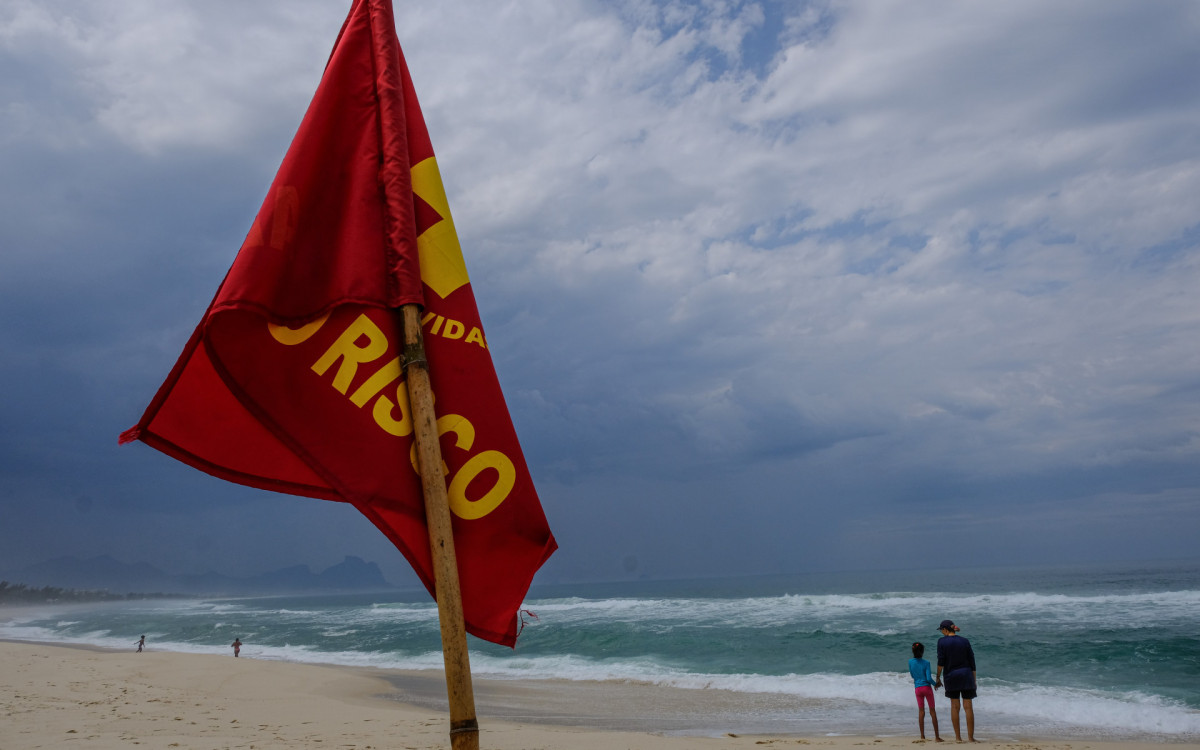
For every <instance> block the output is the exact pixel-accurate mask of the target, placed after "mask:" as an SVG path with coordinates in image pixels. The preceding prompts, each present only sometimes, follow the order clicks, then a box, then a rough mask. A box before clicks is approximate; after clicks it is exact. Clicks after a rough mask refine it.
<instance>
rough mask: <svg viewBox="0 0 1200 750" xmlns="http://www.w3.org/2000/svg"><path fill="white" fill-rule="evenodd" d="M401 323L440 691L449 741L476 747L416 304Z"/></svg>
mask: <svg viewBox="0 0 1200 750" xmlns="http://www.w3.org/2000/svg"><path fill="white" fill-rule="evenodd" d="M400 309H401V313H402V315H403V323H404V371H405V376H406V378H405V379H406V380H407V381H408V400H409V405H410V407H411V408H412V420H413V432H414V435H415V438H416V442H417V465H418V466H419V467H420V469H421V486H422V488H423V490H424V495H425V522H426V525H427V526H428V527H429V549H430V551H431V552H432V553H433V570H434V578H435V580H434V592H435V596H436V597H437V605H438V619H439V620H440V622H441V626H442V658H443V659H444V661H445V664H446V693H447V696H448V697H449V699H450V747H451V748H452V750H479V722H478V721H477V720H476V718H475V691H474V689H473V688H472V686H471V661H470V658H469V657H468V655H467V626H466V623H465V621H464V620H463V607H462V590H461V588H460V587H459V582H458V561H457V558H456V557H455V556H454V533H453V531H452V530H451V525H450V500H449V497H448V496H447V494H446V471H445V469H444V468H443V464H442V449H441V444H440V442H439V437H438V430H437V415H436V414H435V413H434V410H433V391H432V389H431V388H430V385H429V363H428V362H427V361H426V359H425V344H424V341H423V339H422V336H421V310H420V307H419V306H417V305H413V304H410V305H404V306H403V307H401V308H400Z"/></svg>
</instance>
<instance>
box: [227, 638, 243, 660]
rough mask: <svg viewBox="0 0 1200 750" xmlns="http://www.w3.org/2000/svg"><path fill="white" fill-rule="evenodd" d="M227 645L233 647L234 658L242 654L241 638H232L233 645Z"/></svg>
mask: <svg viewBox="0 0 1200 750" xmlns="http://www.w3.org/2000/svg"><path fill="white" fill-rule="evenodd" d="M229 645H230V646H233V655H234V656H235V657H236V656H237V655H238V654H240V653H241V652H242V639H241V638H234V639H233V643H231V644H229Z"/></svg>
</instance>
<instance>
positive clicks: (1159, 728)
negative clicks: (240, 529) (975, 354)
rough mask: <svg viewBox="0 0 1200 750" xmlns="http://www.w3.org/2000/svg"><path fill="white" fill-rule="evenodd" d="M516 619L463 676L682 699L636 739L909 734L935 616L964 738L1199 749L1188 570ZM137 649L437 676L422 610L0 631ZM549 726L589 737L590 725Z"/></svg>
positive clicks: (477, 647)
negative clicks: (507, 641) (968, 697)
mask: <svg viewBox="0 0 1200 750" xmlns="http://www.w3.org/2000/svg"><path fill="white" fill-rule="evenodd" d="M526 607H527V608H528V609H529V610H530V611H532V612H534V613H536V619H535V618H533V617H530V616H528V615H526V619H527V622H528V626H527V627H526V629H525V631H524V633H523V634H522V637H521V639H520V641H519V643H518V647H517V649H516V650H512V651H510V650H508V649H505V648H501V647H496V646H493V645H492V644H487V643H484V642H482V641H473V642H472V648H473V650H474V654H473V656H472V665H473V668H474V671H475V675H476V677H477V678H478V679H481V680H482V679H487V678H495V679H499V680H514V679H522V680H530V679H533V680H536V679H557V680H568V681H573V682H572V683H570V684H575V685H584V684H585V681H588V683H589V684H590V681H600V683H601V684H600V687H601V688H603V687H604V685H605V684H607V686H608V690H607V693H608V694H610V695H613V696H616V695H618V694H619V693H620V691H622V690H626V691H632V690H638V689H642V688H644V686H646V685H653V686H657V689H658V690H659V692H660V694H663V695H666V693H662V691H664V690H668V689H669V690H668V692H669V693H670V694H672V695H682V696H684V699H681V700H679V701H677V702H675V703H673V702H672V701H671V700H669V699H664V700H663V701H662V702H661V703H662V705H661V706H659V707H657V708H654V709H645V710H644V711H643V712H642V713H640V714H639V715H638V716H636V717H634V718H633V719H632V721H633V723H634V724H636V725H637V726H638V727H639V728H645V729H659V730H666V731H686V732H695V733H701V734H703V733H706V732H715V731H720V730H737V731H762V732H768V731H770V732H797V733H799V732H803V733H817V732H841V733H847V732H849V733H859V732H861V733H903V732H907V731H908V730H909V729H910V727H909V724H911V723H912V722H911V719H912V717H911V714H912V703H913V697H912V689H911V681H910V678H909V677H908V675H907V667H906V665H907V659H908V656H909V644H910V643H912V641H915V640H920V641H922V642H924V643H926V645H927V651H928V652H930V653H932V652H933V644H934V643H936V639H937V634H936V633H935V631H934V628H935V626H936V625H937V623H938V622H939V621H940V620H941V619H942V618H944V617H951V618H953V619H954V620H955V622H957V623H959V624H960V626H961V627H962V628H963V634H964V635H966V636H967V637H969V638H970V639H971V641H972V643H973V644H974V646H975V651H976V654H977V658H978V662H979V675H980V696H979V698H978V700H977V703H976V711H977V715H978V723H979V727H980V734H981V736H984V737H989V738H996V737H1015V736H1029V735H1042V736H1074V737H1138V738H1161V739H1167V740H1193V741H1194V740H1196V739H1200V620H1198V618H1197V616H1196V615H1197V613H1198V612H1200V561H1193V562H1182V563H1158V564H1146V565H1141V566H1128V565H1126V566H1124V567H1103V568H1101V567H1072V568H1053V569H1016V568H1003V569H995V568H994V569H972V570H965V571H912V572H887V573H868V572H858V573H842V574H833V575H809V576H792V577H760V578H748V579H736V580H721V581H671V582H636V583H613V584H605V585H594V584H593V585H588V586H578V587H567V586H556V587H542V588H535V589H534V591H533V592H532V594H531V598H530V599H529V600H528V601H527V602H526ZM4 621H5V618H4V617H3V616H0V623H2V622H4ZM143 632H145V633H146V634H147V635H148V642H149V643H150V644H151V647H152V648H158V649H170V650H176V651H188V652H224V651H225V650H227V648H228V644H229V643H230V642H231V641H232V640H233V638H234V637H235V636H238V637H240V638H241V639H242V640H243V641H244V642H245V643H246V646H245V650H244V651H243V655H246V656H251V657H254V658H269V659H287V660H294V661H306V662H318V663H332V664H347V665H371V666H376V667H384V668H395V669H405V670H429V671H430V674H431V675H435V676H436V675H437V672H438V671H439V670H440V669H441V668H442V660H441V654H440V651H439V648H440V646H439V641H438V628H437V613H436V610H435V608H434V606H433V605H432V604H431V603H429V602H428V601H427V599H426V598H425V596H424V594H423V592H422V593H420V594H414V595H413V596H411V597H405V596H403V595H401V596H395V597H390V596H385V597H381V596H380V595H346V596H328V597H279V598H258V599H239V600H221V601H212V600H206V601H201V600H185V601H178V602H169V603H168V602H149V603H147V602H142V603H119V604H106V605H96V606H91V607H81V608H72V609H70V610H67V611H65V612H63V611H57V612H55V613H53V614H46V613H43V614H38V613H28V612H25V613H23V614H21V615H20V616H17V617H15V618H10V619H9V621H8V622H7V624H4V625H3V626H2V627H0V637H8V638H25V639H33V640H44V641H70V642H84V643H91V644H95V645H100V646H107V647H113V648H120V649H125V648H130V644H131V643H132V642H133V641H134V640H136V637H137V635H139V634H141V633H143ZM700 690H703V691H707V692H706V693H705V696H706V699H708V697H709V696H711V695H713V694H715V693H718V692H719V693H721V695H722V696H724V698H723V699H722V700H723V702H722V704H721V706H722V707H721V710H720V715H719V716H718V715H716V714H714V713H712V712H709V713H705V714H700V715H691V714H689V713H688V708H687V706H688V705H689V703H696V702H697V701H696V700H694V699H696V698H699V697H700V696H699V694H697V693H695V692H694V691H700ZM678 691H693V692H691V693H687V692H678ZM722 691H729V692H728V693H725V692H722ZM436 692H437V691H433V694H434V697H433V698H429V700H430V701H432V702H436V700H437V698H436ZM601 694H603V693H601ZM687 695H691V696H692V699H687V698H686V696H687ZM406 699H409V700H417V701H420V700H423V698H422V697H421V695H418V694H414V695H409V696H406ZM589 700H591V699H589ZM938 701H939V702H940V703H943V704H944V702H945V698H944V697H943V696H942V695H941V694H939V696H938ZM483 706H484V709H485V710H486V706H487V704H486V703H484V704H483ZM497 710H499V709H497ZM524 711H525V713H523V714H521V715H522V716H526V717H528V716H529V708H528V707H526V708H525V709H524ZM548 711H549V710H548ZM536 713H537V712H536V711H534V714H535V715H536ZM494 714H495V711H493V715H494ZM551 714H553V712H552V711H549V713H547V715H545V716H542V718H545V719H547V720H561V721H578V722H581V723H596V724H603V722H604V717H603V715H602V714H603V712H602V711H601V710H600V709H599V708H596V709H595V710H594V711H593V712H592V713H591V714H589V712H588V711H587V710H586V708H585V709H583V710H580V711H576V712H574V713H572V714H571V715H570V716H567V715H566V714H562V715H557V714H556V715H551Z"/></svg>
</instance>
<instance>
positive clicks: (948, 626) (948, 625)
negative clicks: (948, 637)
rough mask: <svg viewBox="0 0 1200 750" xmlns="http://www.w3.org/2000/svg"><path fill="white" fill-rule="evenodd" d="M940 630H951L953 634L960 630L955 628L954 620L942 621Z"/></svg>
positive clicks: (939, 626)
mask: <svg viewBox="0 0 1200 750" xmlns="http://www.w3.org/2000/svg"><path fill="white" fill-rule="evenodd" d="M938 630H949V631H950V632H951V633H953V632H954V631H955V630H958V628H956V627H954V621H953V620H942V624H941V625H938Z"/></svg>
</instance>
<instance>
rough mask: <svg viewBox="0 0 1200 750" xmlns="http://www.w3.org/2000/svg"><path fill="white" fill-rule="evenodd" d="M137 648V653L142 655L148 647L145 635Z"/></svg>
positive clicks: (140, 639) (139, 640)
mask: <svg viewBox="0 0 1200 750" xmlns="http://www.w3.org/2000/svg"><path fill="white" fill-rule="evenodd" d="M137 647H138V650H137V652H138V653H139V654H140V653H142V649H143V648H145V647H146V636H144V635H143V636H142V637H141V638H139V639H138V642H137Z"/></svg>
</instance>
